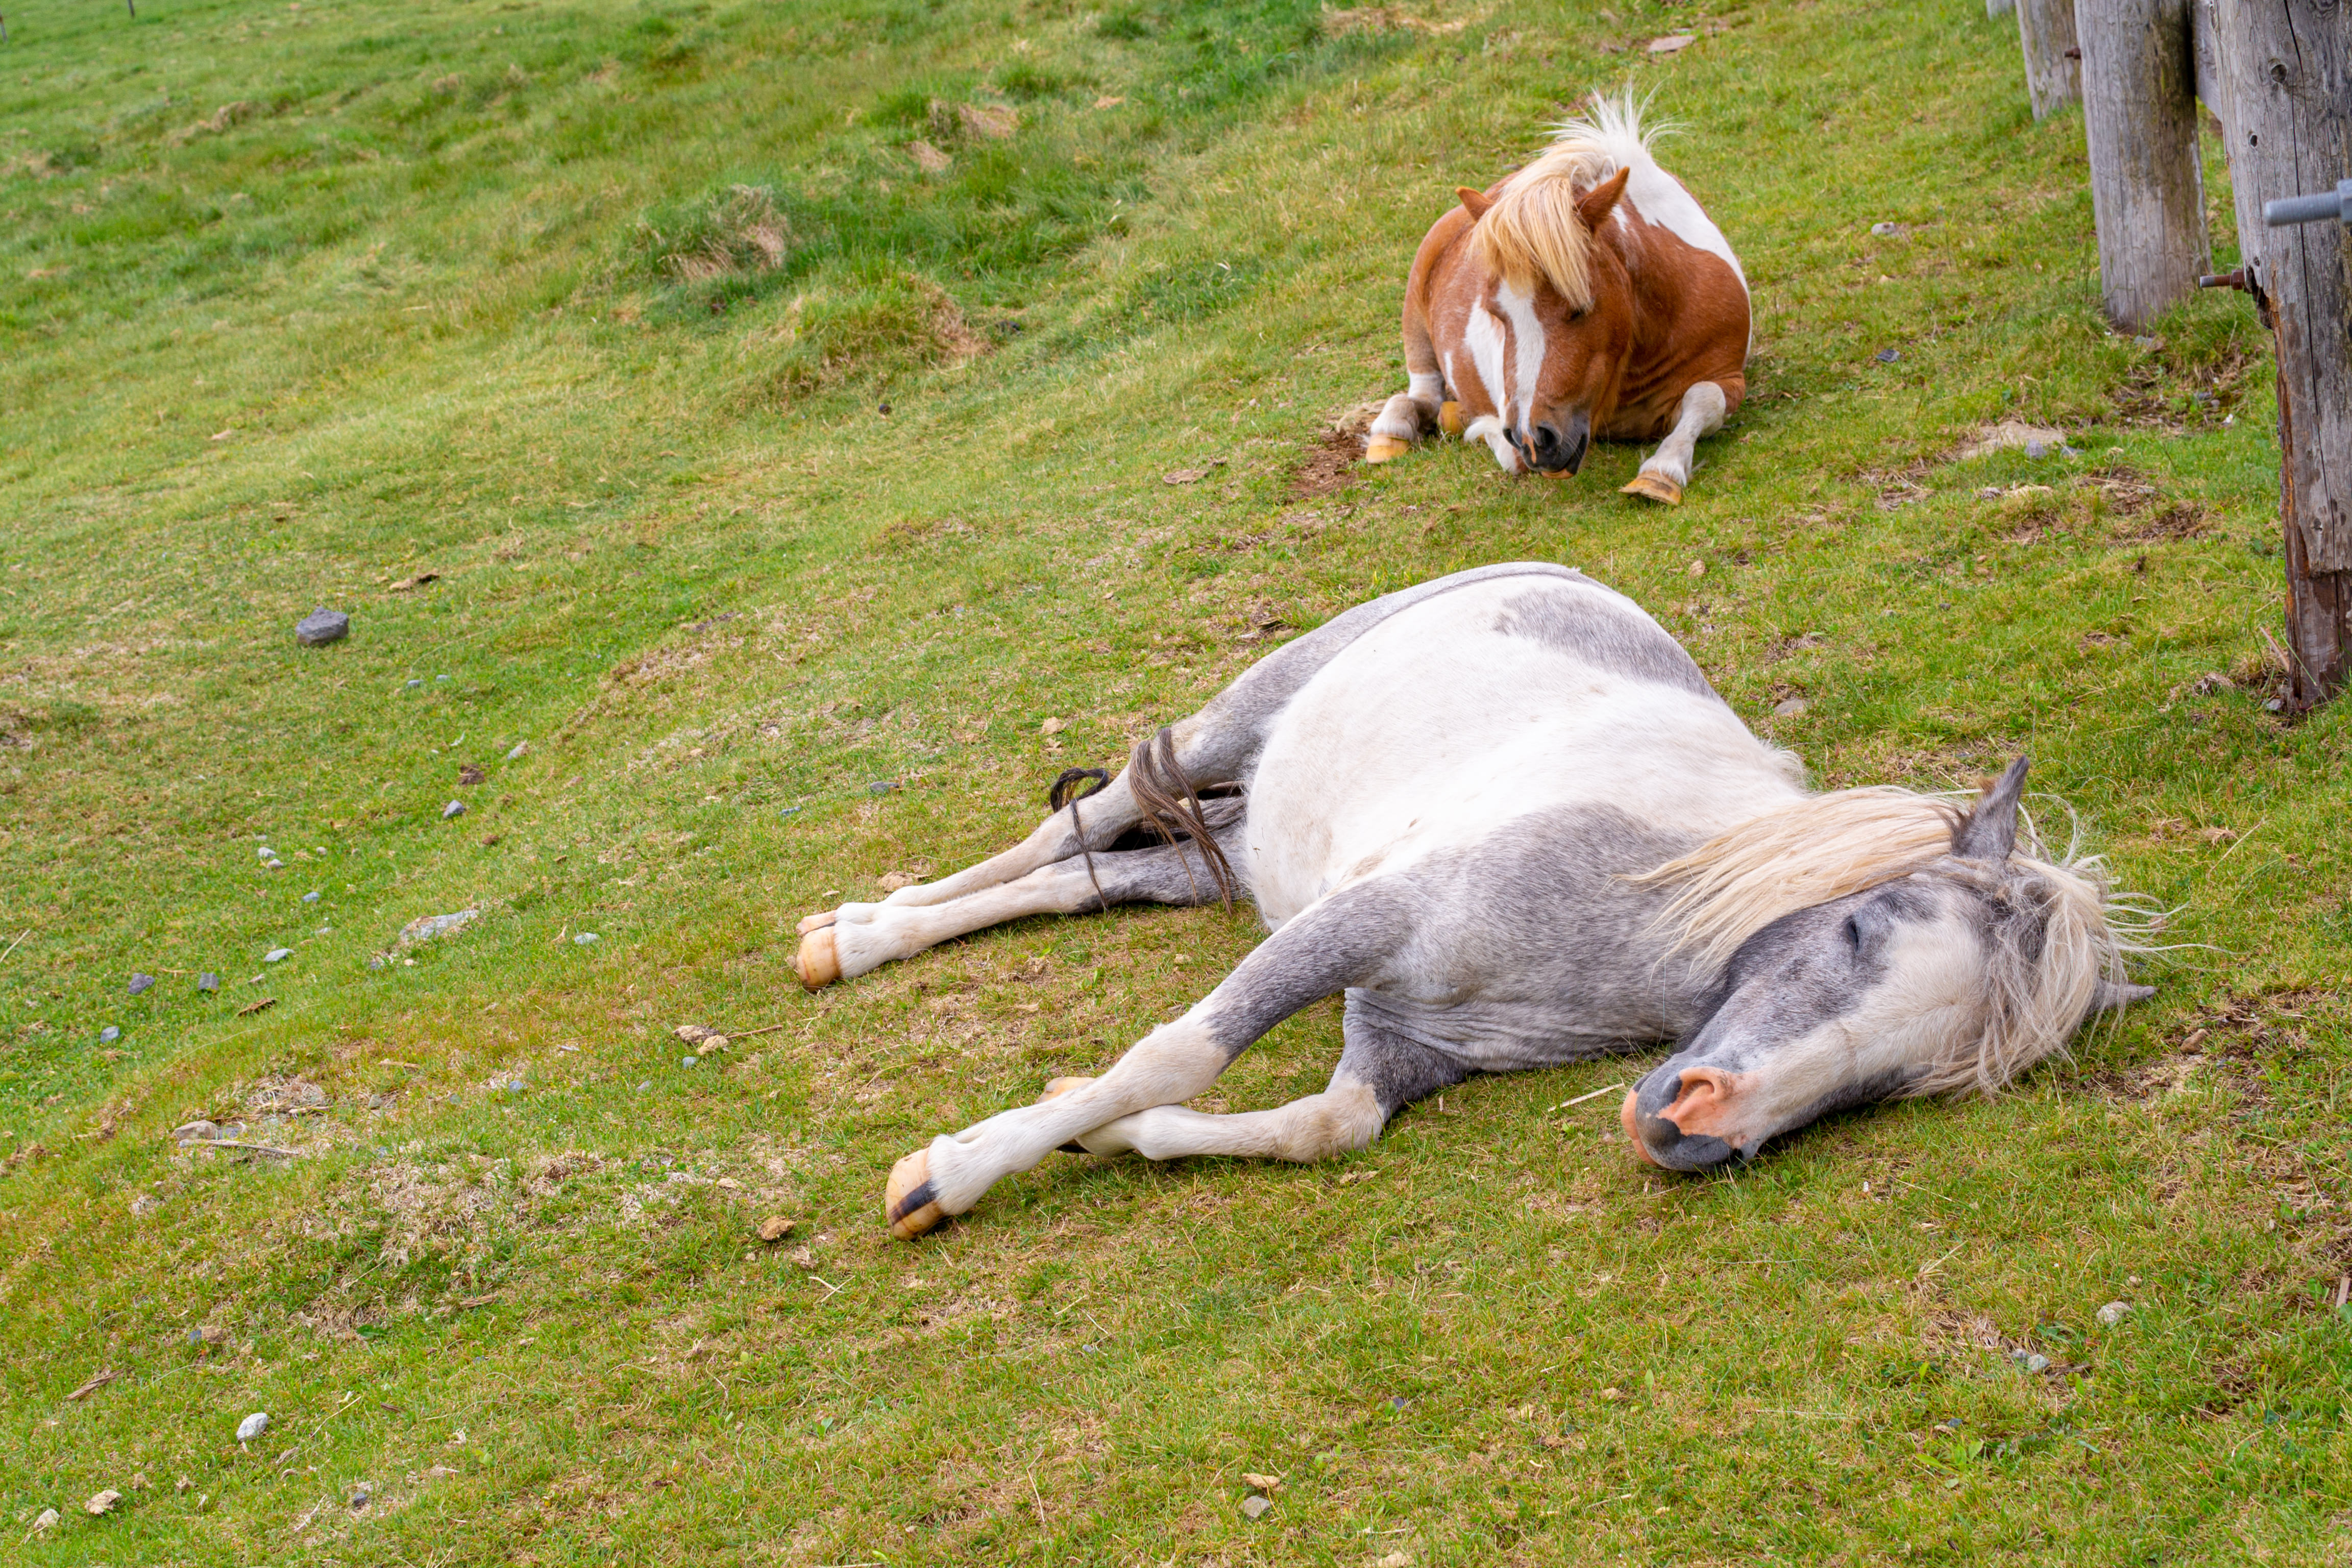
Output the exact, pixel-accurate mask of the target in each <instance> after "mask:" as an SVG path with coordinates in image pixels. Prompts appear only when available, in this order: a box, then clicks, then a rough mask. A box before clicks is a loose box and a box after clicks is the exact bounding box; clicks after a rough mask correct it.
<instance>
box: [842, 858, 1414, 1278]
mask: <svg viewBox="0 0 2352 1568" xmlns="http://www.w3.org/2000/svg"><path fill="white" fill-rule="evenodd" d="M1421 912H1422V911H1421V910H1420V906H1419V904H1418V902H1417V900H1415V899H1414V897H1413V896H1412V892H1411V890H1410V889H1406V888H1405V887H1403V886H1402V885H1401V884H1395V883H1389V882H1382V881H1370V882H1360V883H1357V884H1356V885H1354V886H1353V887H1350V888H1347V889H1342V890H1341V891H1339V892H1338V893H1335V894H1333V895H1331V896H1330V897H1329V898H1327V899H1325V900H1323V901H1322V902H1320V903H1318V904H1315V905H1313V906H1311V907H1310V908H1308V909H1307V910H1303V911H1301V912H1300V913H1299V914H1298V915H1297V917H1295V918H1294V919H1292V920H1291V921H1289V922H1288V923H1286V925H1284V926H1283V928H1282V929H1281V930H1280V931H1276V933H1275V934H1274V935H1272V936H1270V937H1268V938H1267V939H1266V940H1265V942H1261V943H1260V944H1259V945H1258V947H1257V949H1256V951H1255V952H1252V953H1251V954H1250V955H1249V956H1248V957H1247V958H1245V959H1244V960H1242V962H1241V964H1240V965H1239V967H1237V968H1236V969H1234V972H1233V973H1231V974H1229V975H1227V976H1226V977H1225V979H1224V983H1223V984H1221V985H1219V986H1218V987H1217V988H1216V989H1215V990H1214V991H1212V992H1211V993H1209V994H1208V995H1206V996H1204V997H1202V999H1201V1000H1200V1001H1199V1002H1197V1003H1195V1004H1194V1005H1192V1009H1191V1010H1190V1011H1189V1012H1187V1013H1186V1014H1185V1015H1184V1016H1182V1017H1181V1018H1179V1019H1177V1020H1176V1021H1175V1022H1174V1023H1172V1024H1164V1025H1162V1026H1160V1027H1159V1028H1157V1029H1154V1030H1152V1031H1151V1033H1150V1034H1149V1035H1147V1036H1145V1037H1144V1038H1143V1039H1142V1040H1141V1041H1140V1042H1139V1043H1138V1044H1137V1045H1136V1046H1135V1047H1134V1048H1133V1049H1131V1050H1129V1052H1128V1053H1127V1054H1126V1055H1125V1056H1123V1057H1121V1058H1119V1059H1118V1061H1117V1062H1116V1063H1114V1064H1113V1065H1112V1067H1111V1068H1110V1070H1109V1071H1108V1072H1106V1073H1104V1074H1103V1075H1102V1077H1100V1078H1098V1079H1093V1080H1092V1081H1090V1082H1087V1083H1086V1084H1083V1085H1081V1086H1079V1087H1077V1088H1075V1089H1070V1090H1069V1091H1068V1092H1067V1093H1064V1094H1057V1095H1055V1096H1053V1097H1052V1098H1050V1099H1048V1100H1045V1101H1043V1102H1042V1103H1040V1104H1036V1105H1024V1106H1022V1107H1020V1108H1018V1109H1017V1110H1006V1111H1001V1112H999V1113H998V1114H996V1115H994V1116H992V1117H990V1118H989V1119H988V1120H987V1121H982V1122H980V1123H978V1124H977V1125H975V1126H971V1127H967V1128H965V1129H964V1130H963V1131H961V1132H956V1133H949V1134H943V1135H942V1136H940V1137H938V1138H934V1139H932V1140H931V1142H930V1144H929V1147H927V1148H923V1149H919V1150H917V1151H916V1152H914V1153H912V1154H909V1155H908V1156H907V1157H906V1158H905V1159H903V1160H901V1161H899V1162H898V1164H896V1165H895V1166H893V1167H891V1171H890V1180H889V1183H888V1184H887V1188H886V1190H885V1193H884V1197H883V1205H884V1213H885V1215H886V1217H887V1219H888V1221H889V1225H890V1234H891V1235H893V1236H895V1237H898V1238H899V1239H900V1240H902V1241H907V1240H912V1239H913V1238H914V1237H918V1236H920V1235H921V1234H922V1233H923V1232H925V1231H927V1230H929V1229H930V1228H931V1227H932V1226H935V1225H937V1224H939V1223H940V1220H942V1219H945V1218H946V1217H947V1216H948V1215H956V1214H961V1213H963V1212H964V1211H965V1210H966V1209H969V1208H971V1206H972V1205H974V1204H977V1203H978V1202H980V1198H981V1194H983V1193H985V1192H987V1191H988V1189H989V1188H990V1187H992V1186H993V1185H994V1184H996V1182H997V1181H998V1180H999V1179H1000V1178H1002V1177H1004V1176H1009V1175H1011V1174H1013V1173H1014V1172H1016V1171H1026V1170H1028V1169H1030V1168H1031V1167H1032V1166H1034V1165H1035V1164H1036V1163H1038V1162H1039V1161H1041V1160H1043V1159H1044V1158H1045V1156H1046V1155H1048V1154H1050V1153H1052V1152H1054V1151H1055V1149H1058V1148H1060V1147H1061V1146H1062V1145H1063V1144H1065V1143H1067V1142H1072V1141H1073V1140H1075V1139H1077V1138H1079V1137H1080V1136H1082V1135H1083V1134H1086V1133H1088V1132H1091V1131H1094V1130H1095V1129H1097V1128H1098V1127H1102V1126H1106V1125H1108V1123H1111V1122H1114V1121H1118V1120H1119V1119H1120V1118H1122V1117H1126V1116H1131V1115H1133V1114H1134V1113H1135V1112H1137V1111H1139V1110H1150V1109H1151V1108H1152V1107H1154V1106H1161V1105H1173V1104H1177V1103H1178V1102H1180V1101H1182V1100H1190V1099H1192V1097H1193V1096H1194V1095H1196V1094H1200V1093H1202V1091H1204V1090H1205V1089H1208V1087H1209V1086H1210V1085H1211V1084H1213V1083H1214V1082H1216V1081H1217V1075H1218V1074H1220V1073H1222V1072H1223V1071H1224V1070H1225V1068H1227V1067H1228V1066H1229V1065H1231V1064H1232V1062H1233V1060H1234V1058H1236V1057H1238V1056H1240V1055H1241V1054H1242V1052H1243V1051H1244V1050H1246V1049H1248V1048H1249V1047H1250V1046H1251V1045H1252V1044H1253V1043H1255V1041H1256V1040H1257V1039H1258V1037H1260V1036H1262V1035H1264V1034H1265V1032H1266V1031H1267V1030H1268V1029H1271V1028H1272V1027H1274V1026H1275V1025H1276V1024H1278V1023H1280V1022H1281V1021H1282V1020H1283V1019H1285V1018H1287V1017H1288V1016H1290V1015H1291V1014H1293V1013H1295V1012H1297V1010H1298V1009H1299V1008H1301V1007H1304V1006H1305V1005H1307V1004H1308V1003H1309V1002H1313V1001H1315V1000H1317V999H1318V998H1320V997H1324V996H1328V995H1330V994H1332V993H1333V992H1334V991H1338V990H1340V989H1342V988H1344V987H1346V986H1348V985H1349V984H1354V983H1356V982H1358V981H1359V980H1361V979H1363V978H1365V977H1367V976H1369V975H1370V974H1372V973H1375V972H1376V971H1378V969H1379V968H1380V967H1381V964H1382V963H1385V962H1386V961H1387V959H1388V957H1389V955H1390V954H1391V953H1392V952H1396V951H1397V950H1398V949H1399V948H1400V947H1402V945H1403V944H1404V943H1405V942H1409V941H1410V940H1411V939H1412V932H1413V931H1414V929H1415V925H1416V922H1417V921H1418V920H1419V918H1420V916H1421Z"/></svg>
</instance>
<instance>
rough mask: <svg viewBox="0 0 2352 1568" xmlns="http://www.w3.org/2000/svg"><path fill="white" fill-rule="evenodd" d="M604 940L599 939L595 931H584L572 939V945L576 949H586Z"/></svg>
mask: <svg viewBox="0 0 2352 1568" xmlns="http://www.w3.org/2000/svg"><path fill="white" fill-rule="evenodd" d="M602 940H604V939H603V938H601V937H599V936H598V935H597V934H596V933H595V932H594V931H582V932H580V934H578V935H577V936H575V937H573V938H572V945H573V946H574V947H586V946H588V945H589V944H590V943H592V942H600V941H602Z"/></svg>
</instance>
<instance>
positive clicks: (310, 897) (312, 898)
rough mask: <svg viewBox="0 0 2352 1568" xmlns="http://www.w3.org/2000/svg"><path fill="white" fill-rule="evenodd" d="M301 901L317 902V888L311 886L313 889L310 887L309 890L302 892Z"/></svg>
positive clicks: (307, 902)
mask: <svg viewBox="0 0 2352 1568" xmlns="http://www.w3.org/2000/svg"><path fill="white" fill-rule="evenodd" d="M302 901H303V902H304V903H306V904H315V903H317V902H318V901H319V889H316V888H313V889H310V891H309V892H307V893H305V894H303V895H302Z"/></svg>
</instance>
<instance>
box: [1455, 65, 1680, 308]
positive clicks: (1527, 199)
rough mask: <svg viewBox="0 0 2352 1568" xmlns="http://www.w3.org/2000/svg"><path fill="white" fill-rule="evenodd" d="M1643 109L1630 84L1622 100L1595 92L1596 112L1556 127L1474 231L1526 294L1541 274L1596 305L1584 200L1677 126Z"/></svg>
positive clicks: (1492, 262) (1578, 303)
mask: <svg viewBox="0 0 2352 1568" xmlns="http://www.w3.org/2000/svg"><path fill="white" fill-rule="evenodd" d="M1642 110H1643V105H1642V104H1640V103H1637V102H1635V101H1634V100H1633V89H1631V88H1630V87H1629V88H1627V89H1626V90H1625V94H1624V96H1623V97H1622V99H1615V100H1612V99H1606V98H1602V97H1601V95H1600V94H1598V93H1595V94H1594V95H1593V96H1592V111H1591V114H1590V115H1589V116H1583V115H1580V116H1578V117H1576V118H1574V119H1571V120H1569V121H1564V122H1562V123H1561V124H1560V125H1559V126H1557V127H1556V128H1555V130H1556V132H1557V134H1556V135H1555V136H1554V137H1553V138H1552V143H1551V145H1550V146H1549V147H1547V148H1545V149H1544V150H1543V152H1542V153H1541V154H1539V155H1538V157H1537V159H1536V160H1535V162H1534V163H1529V164H1528V166H1527V167H1526V168H1524V169H1521V170H1520V171H1519V172H1518V173H1517V174H1514V175H1512V176H1511V178H1510V181H1509V183H1508V184H1506V185H1505V186H1504V187H1503V192H1502V195H1498V196H1496V198H1495V204H1494V205H1493V206H1491V207H1489V208H1488V209H1487V210H1486V216H1483V217H1481V218H1480V219H1479V220H1478V225H1477V227H1476V228H1475V230H1474V231H1473V232H1474V233H1475V236H1476V238H1477V243H1478V254H1479V256H1480V257H1481V258H1482V259H1484V260H1485V262H1486V268H1487V269H1488V270H1489V271H1491V272H1493V273H1495V274H1496V276H1497V277H1499V278H1501V279H1503V280H1504V281H1505V282H1506V283H1508V284H1509V285H1510V286H1511V287H1513V288H1514V289H1519V290H1520V291H1521V292H1523V293H1532V292H1534V289H1535V284H1536V280H1537V279H1538V278H1540V279H1542V280H1543V281H1545V282H1547V283H1549V284H1550V285H1551V286H1552V288H1553V289H1554V290H1555V291H1557V292H1558V293H1559V296H1560V298H1562V299H1564V300H1567V301H1568V302H1569V304H1570V305H1571V306H1573V307H1574V308H1575V309H1577V310H1591V308H1592V277H1591V250H1592V235H1591V231H1590V230H1589V229H1587V228H1586V227H1585V226H1584V220H1583V219H1582V218H1580V217H1579V216H1577V212H1576V203H1577V198H1578V197H1580V196H1581V195H1584V194H1585V193H1586V192H1587V191H1590V190H1591V188H1592V187H1593V186H1595V185H1597V184H1601V182H1602V181H1604V180H1606V179H1608V178H1609V177H1610V176H1611V175H1612V174H1616V173H1617V171H1618V170H1620V169H1622V168H1624V167H1626V166H1627V165H1629V164H1631V163H1633V162H1634V161H1635V160H1637V159H1645V158H1647V157H1648V156H1649V155H1650V142H1652V141H1653V140H1654V138H1656V137H1657V136H1658V135H1659V134H1661V132H1663V131H1664V130H1666V129H1670V128H1668V127H1648V128H1645V127H1644V126H1643V123H1642Z"/></svg>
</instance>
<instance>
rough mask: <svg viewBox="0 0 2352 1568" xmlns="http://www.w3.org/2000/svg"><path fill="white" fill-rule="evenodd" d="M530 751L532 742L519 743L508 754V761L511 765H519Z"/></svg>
mask: <svg viewBox="0 0 2352 1568" xmlns="http://www.w3.org/2000/svg"><path fill="white" fill-rule="evenodd" d="M527 752H530V742H529V741H517V742H515V748H514V750H513V751H511V752H508V753H507V761H509V762H510V763H519V762H520V761H522V759H523V757H524V755H525V754H526V753H527Z"/></svg>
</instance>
